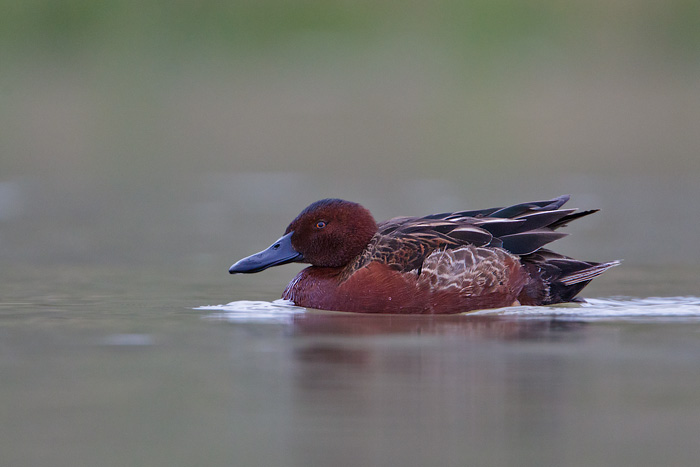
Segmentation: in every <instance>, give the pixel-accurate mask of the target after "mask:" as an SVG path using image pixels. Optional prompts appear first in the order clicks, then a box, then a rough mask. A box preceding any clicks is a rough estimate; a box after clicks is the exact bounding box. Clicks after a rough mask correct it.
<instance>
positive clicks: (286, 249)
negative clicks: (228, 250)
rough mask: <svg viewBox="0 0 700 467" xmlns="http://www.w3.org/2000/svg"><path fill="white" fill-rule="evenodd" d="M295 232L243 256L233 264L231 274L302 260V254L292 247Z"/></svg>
mask: <svg viewBox="0 0 700 467" xmlns="http://www.w3.org/2000/svg"><path fill="white" fill-rule="evenodd" d="M293 233H294V232H290V233H288V234H287V235H285V236H284V237H282V238H280V239H279V240H277V241H276V242H275V243H273V244H272V245H270V247H269V248H267V249H266V250H263V251H261V252H260V253H255V254H254V255H251V256H248V257H247V258H243V259H242V260H240V261H238V262H237V263H236V264H234V265H233V266H231V267H230V268H229V270H228V272H229V273H230V274H239V273H242V274H250V273H254V272H260V271H263V270H265V269H267V268H270V267H272V266H279V265H280V264H287V263H292V262H295V261H297V262H299V261H302V260H303V256H302V254H301V253H299V252H298V251H296V250H295V249H294V248H293V247H292V234H293Z"/></svg>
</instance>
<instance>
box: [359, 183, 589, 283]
mask: <svg viewBox="0 0 700 467" xmlns="http://www.w3.org/2000/svg"><path fill="white" fill-rule="evenodd" d="M568 199H569V196H568V195H565V196H560V197H558V198H554V199H552V200H547V201H533V202H529V203H521V204H517V205H514V206H509V207H499V208H490V209H483V210H478V211H459V212H452V213H441V214H432V215H430V216H425V217H420V218H416V217H397V218H394V219H390V220H388V221H385V222H382V223H380V224H379V226H378V232H377V234H376V235H375V236H374V238H373V239H372V241H371V242H370V244H369V245H368V247H367V249H366V250H365V252H364V254H363V255H362V256H361V257H360V258H358V261H357V262H356V263H355V264H354V265H353V269H357V268H359V267H362V266H364V265H366V264H367V263H369V262H371V261H379V262H382V263H385V264H387V265H389V266H391V267H392V268H394V269H397V270H399V271H411V270H415V269H418V268H420V266H421V265H422V263H423V261H424V260H425V258H426V257H427V256H428V255H430V254H431V253H432V252H433V251H436V250H451V249H456V248H460V247H463V246H467V245H473V246H477V247H493V248H503V249H504V250H506V251H508V252H510V253H511V254H514V255H518V256H524V255H528V254H532V253H534V252H536V251H538V250H539V249H540V248H542V247H543V246H544V245H546V244H548V243H550V242H553V241H554V240H557V239H559V238H562V237H564V236H566V235H567V234H565V233H560V232H555V230H556V229H558V228H560V227H563V226H564V225H566V224H567V223H569V222H571V221H572V220H575V219H578V218H580V217H583V216H587V215H589V214H592V213H594V212H596V211H595V210H591V211H582V212H576V210H575V209H560V208H561V206H562V205H563V204H564V203H566V201H568Z"/></svg>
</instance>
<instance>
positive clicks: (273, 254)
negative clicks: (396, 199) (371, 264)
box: [229, 199, 377, 274]
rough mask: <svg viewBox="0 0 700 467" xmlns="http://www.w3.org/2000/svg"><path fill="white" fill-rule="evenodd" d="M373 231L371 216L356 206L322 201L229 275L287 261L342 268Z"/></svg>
mask: <svg viewBox="0 0 700 467" xmlns="http://www.w3.org/2000/svg"><path fill="white" fill-rule="evenodd" d="M376 232H377V223H376V222H375V221H374V218H373V217H372V214H370V212H369V211H368V210H367V209H365V208H363V207H362V206H360V205H359V204H357V203H352V202H350V201H344V200H342V199H322V200H321V201H316V202H315V203H313V204H311V205H310V206H309V207H307V208H306V209H304V210H303V211H302V212H301V213H300V214H299V215H298V216H297V217H296V219H294V220H293V221H292V223H291V224H289V226H288V227H287V230H286V231H285V234H284V236H283V237H281V238H280V239H279V240H277V241H276V242H275V243H273V244H272V246H270V247H269V248H268V249H266V250H263V251H261V252H260V253H256V254H254V255H252V256H249V257H247V258H244V259H242V260H240V261H238V262H237V263H236V264H234V265H233V266H231V268H230V269H229V272H230V273H231V274H234V273H239V272H240V273H250V272H259V271H262V270H263V269H267V268H269V267H271V266H277V265H279V264H285V263H290V262H304V263H311V264H312V265H314V266H322V267H341V266H345V265H346V264H348V263H349V262H350V260H352V259H353V258H354V257H356V256H357V255H359V254H360V253H361V252H362V250H363V249H364V248H365V247H366V246H367V244H368V243H369V241H370V240H371V238H372V236H373V235H374V234H375V233H376Z"/></svg>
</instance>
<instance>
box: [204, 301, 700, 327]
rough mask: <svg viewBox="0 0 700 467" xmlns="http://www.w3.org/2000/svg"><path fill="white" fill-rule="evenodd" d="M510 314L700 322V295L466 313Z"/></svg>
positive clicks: (221, 315) (240, 318)
mask: <svg viewBox="0 0 700 467" xmlns="http://www.w3.org/2000/svg"><path fill="white" fill-rule="evenodd" d="M195 309H196V310H208V311H214V313H211V314H208V315H206V316H205V318H207V319H214V320H221V321H230V322H275V323H289V322H291V320H292V319H293V317H294V315H297V314H300V313H304V312H305V311H306V308H303V307H298V306H295V305H294V304H293V303H292V302H290V301H288V300H275V301H273V302H265V301H248V300H240V301H235V302H231V303H228V304H226V305H213V306H211V305H210V306H201V307H198V308H195ZM471 315H478V316H485V315H491V316H510V317H524V318H537V317H557V318H562V319H576V320H609V319H632V320H640V319H653V320H655V321H659V320H664V319H672V320H678V319H690V320H694V321H695V320H698V321H700V297H692V296H690V297H647V298H634V297H612V298H590V299H587V300H586V302H585V303H581V304H572V303H567V304H561V305H552V306H517V307H508V308H499V309H495V310H482V311H476V312H471V313H467V314H465V316H471Z"/></svg>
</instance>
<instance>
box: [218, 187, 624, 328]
mask: <svg viewBox="0 0 700 467" xmlns="http://www.w3.org/2000/svg"><path fill="white" fill-rule="evenodd" d="M569 199H570V195H563V196H559V197H557V198H554V199H550V200H545V201H532V202H527V203H520V204H515V205H512V206H507V207H496V208H488V209H481V210H473V211H458V212H443V213H439V214H431V215H428V216H424V217H395V218H392V219H389V220H387V221H384V222H380V223H377V222H376V221H375V219H374V217H373V216H372V214H371V213H370V211H369V210H367V209H366V208H364V207H363V206H362V205H360V204H358V203H354V202H351V201H345V200H342V199H336V198H328V199H322V200H320V201H316V202H314V203H312V204H311V205H309V206H308V207H306V208H305V209H304V210H302V211H301V213H300V214H299V215H298V216H297V217H296V218H295V219H294V220H293V221H292V222H291V223H290V224H289V226H287V228H286V230H285V232H284V235H283V236H282V237H281V238H279V239H278V240H277V241H275V242H274V243H273V244H272V245H271V246H270V247H269V248H267V249H265V250H263V251H261V252H259V253H255V254H253V255H251V256H248V257H246V258H243V259H241V260H240V261H238V262H236V263H235V264H233V265H232V266H231V267H230V268H229V273H230V274H250V273H257V272H260V271H263V270H265V269H267V268H270V267H273V266H279V265H282V264H288V263H293V262H295V263H308V264H310V266H308V267H307V268H305V269H303V270H302V271H301V272H299V273H298V274H297V275H296V277H294V278H293V279H292V281H291V282H290V283H289V284H288V285H287V287H286V288H285V289H284V292H283V293H282V298H283V299H285V300H289V301H291V302H293V303H294V304H295V305H297V306H300V307H306V308H314V309H322V310H330V311H341V312H355V313H388V314H456V313H466V312H470V311H475V310H484V309H493V308H503V307H510V306H540V305H552V304H557V303H566V302H580V301H582V299H581V298H579V297H577V295H578V294H579V293H580V292H581V290H582V289H583V288H584V287H585V286H586V285H588V283H589V282H590V281H591V280H592V279H594V278H595V277H597V276H599V275H601V274H603V273H604V272H605V271H607V270H608V269H610V268H612V267H614V266H617V265H618V264H620V261H609V262H602V263H598V262H591V261H581V260H577V259H573V258H570V257H568V256H564V255H561V254H558V253H555V252H553V251H552V250H549V249H547V248H545V246H546V245H548V244H550V243H551V242H553V241H555V240H558V239H560V238H562V237H565V236H566V235H568V234H566V233H563V232H560V231H558V230H559V229H560V228H562V227H565V226H566V225H568V224H569V223H570V222H572V221H574V220H577V219H580V218H582V217H586V216H588V215H590V214H593V213H595V212H598V209H591V210H584V211H579V210H577V209H563V208H562V206H563V205H564V204H565V203H566V202H567V201H569Z"/></svg>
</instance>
